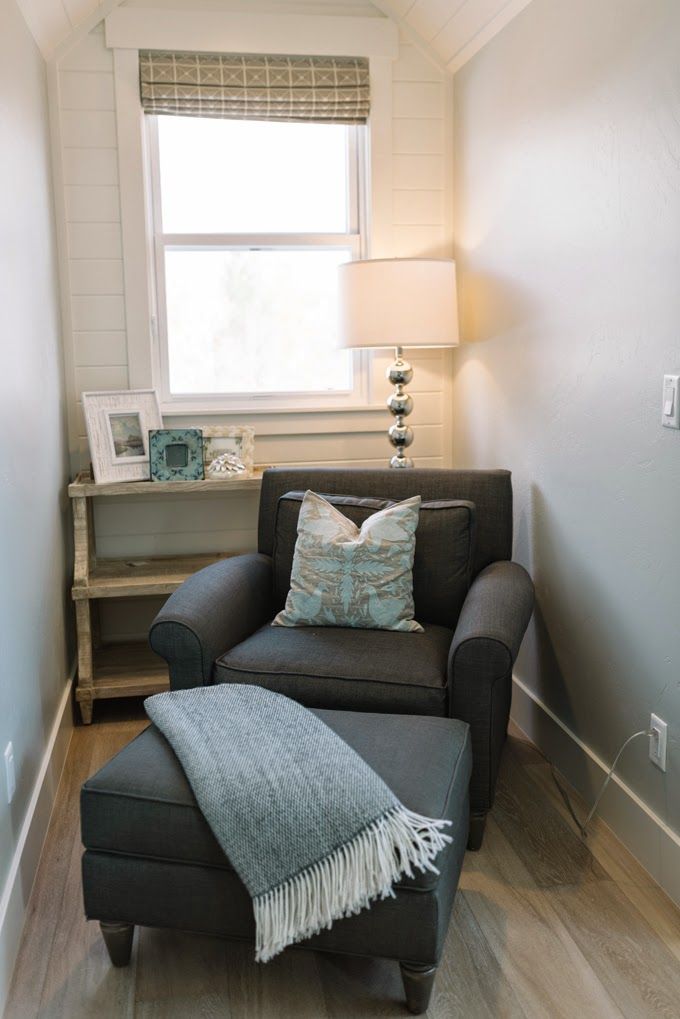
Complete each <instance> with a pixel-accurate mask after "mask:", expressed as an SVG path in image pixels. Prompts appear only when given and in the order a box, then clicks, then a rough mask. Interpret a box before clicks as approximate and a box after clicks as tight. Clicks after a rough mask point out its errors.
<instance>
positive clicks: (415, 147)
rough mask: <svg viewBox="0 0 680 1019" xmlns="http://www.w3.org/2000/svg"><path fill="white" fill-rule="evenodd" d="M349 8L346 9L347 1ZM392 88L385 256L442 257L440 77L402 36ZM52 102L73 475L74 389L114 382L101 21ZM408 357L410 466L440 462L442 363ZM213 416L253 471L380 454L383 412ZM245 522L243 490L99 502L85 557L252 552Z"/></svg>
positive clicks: (108, 62)
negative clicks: (243, 443) (249, 456)
mask: <svg viewBox="0 0 680 1019" xmlns="http://www.w3.org/2000/svg"><path fill="white" fill-rule="evenodd" d="M154 6H156V4H155V3H154ZM158 6H159V7H160V6H161V5H160V3H159V4H158ZM298 6H299V5H298ZM310 9H311V8H310ZM325 10H326V11H327V12H328V13H331V12H332V13H338V8H337V5H334V6H331V5H330V4H327V5H325ZM351 12H352V13H353V14H356V13H357V5H354V6H353V7H352V11H351ZM393 82H394V84H393V117H394V121H393V154H394V164H393V174H394V177H393V188H394V194H393V210H394V215H393V231H394V233H393V247H394V254H395V255H397V256H410V255H434V256H449V255H450V254H451V251H452V227H451V212H450V210H451V204H452V202H451V193H450V187H451V179H452V174H451V151H450V150H451V140H450V132H451V125H452V117H451V82H450V79H448V78H447V77H445V76H444V75H442V74H441V73H440V72H439V71H438V70H437V69H436V68H435V67H433V66H432V65H431V64H430V62H429V61H428V60H427V59H426V58H425V57H424V56H423V55H422V54H421V53H420V52H419V51H418V50H417V49H416V48H415V47H414V46H412V45H409V44H408V43H406V42H404V43H403V45H402V46H401V47H400V55H399V59H398V60H397V61H396V62H395V63H394V71H393ZM59 107H60V121H61V142H62V165H63V175H64V191H65V195H64V198H65V211H66V219H67V243H68V255H69V262H68V268H69V273H68V276H69V288H70V293H68V294H67V295H65V297H66V299H67V300H69V301H70V307H71V319H72V326H73V328H72V336H71V337H70V341H71V344H72V348H71V351H70V354H71V358H72V365H73V368H72V373H71V374H72V377H71V378H70V379H69V380H68V381H69V382H70V401H71V415H70V443H71V449H72V453H73V465H74V468H75V467H77V466H79V465H82V464H83V463H86V462H87V456H88V454H87V442H86V438H85V427H84V420H83V415H82V407H81V403H80V399H79V397H80V394H81V392H83V391H86V390H92V389H95V390H96V389H118V388H121V389H123V388H126V387H127V386H128V368H127V342H126V331H125V307H124V290H123V263H122V246H121V230H120V202H119V192H118V152H117V148H116V124H115V99H114V87H113V61H112V56H111V52H110V51H109V50H107V49H106V47H105V45H104V36H103V29H102V27H99V28H97V29H96V30H94V31H92V32H91V33H90V34H89V35H88V36H86V37H85V38H84V39H83V40H82V41H81V43H79V44H78V46H77V47H76V48H74V49H73V50H72V51H71V52H70V53H69V54H68V56H67V57H65V58H64V59H63V61H62V63H61V65H60V68H59ZM66 339H67V342H68V341H69V337H67V338H66ZM390 360H391V358H390V356H389V352H385V354H384V355H382V354H381V355H378V354H376V355H374V358H373V367H372V374H373V382H374V393H375V395H376V397H377V398H378V399H380V400H381V401H382V400H383V398H386V397H387V395H388V393H389V385H388V383H387V381H386V380H385V378H384V374H385V369H386V367H387V364H388V363H389V361H390ZM411 361H412V363H413V365H414V368H415V378H414V382H413V384H412V385H411V386H410V391H411V392H412V393H413V395H414V398H415V410H414V413H413V415H412V417H411V419H410V421H411V422H412V424H413V426H414V428H415V432H416V439H415V442H414V445H413V447H412V452H413V456H414V459H415V460H416V463H418V464H421V465H429V466H446V465H448V464H449V463H450V462H451V448H450V443H451V435H452V425H451V416H450V386H451V366H450V355H449V353H448V352H446V351H436V350H432V351H421V352H419V353H417V354H415V355H413V356H412V357H411ZM219 420H223V421H225V422H227V421H229V422H234V421H236V420H238V422H239V423H250V424H253V425H254V427H255V429H256V436H257V439H256V459H257V461H258V462H260V463H268V464H283V463H287V464H305V463H306V464H328V463H335V464H338V465H341V464H348V465H349V464H362V465H364V466H370V465H383V464H384V463H385V462H386V458H387V457H388V455H389V453H390V448H389V446H388V443H387V439H386V434H385V432H386V428H387V426H388V425H389V415H388V414H387V412H386V411H383V410H379V411H376V410H369V409H367V410H365V411H360V412H344V413H343V412H331V411H325V412H320V413H308V412H305V413H293V414H290V413H287V414H264V415H263V414H258V415H243V414H240V415H238V418H237V419H235V418H228V417H226V416H225V417H224V418H223V419H218V418H215V417H214V416H212V417H210V419H207V418H206V419H205V420H204V421H203V422H201V420H200V419H199V418H198V417H197V418H196V421H195V423H197V424H199V425H200V424H201V423H206V424H207V423H211V424H214V423H216V422H217V421H219ZM164 421H165V423H166V424H169V425H172V424H175V423H177V424H179V423H182V424H187V423H188V422H187V419H186V418H181V419H173V418H171V417H168V416H166V417H165V419H164ZM192 423H193V422H192ZM256 517H257V500H256V498H254V497H253V496H252V495H247V494H243V495H238V496H237V495H236V494H235V495H233V496H227V497H226V498H225V497H223V496H222V497H221V496H217V495H216V496H208V497H195V496H194V497H187V496H178V497H177V498H167V497H165V498H160V497H159V499H158V500H153V502H151V501H146V500H134V499H130V500H128V499H125V500H121V499H116V500H113V501H110V500H109V501H107V500H99V501H98V504H97V506H96V524H97V534H98V553H99V554H100V555H105V556H110V555H122V556H128V555H129V556H135V557H138V556H143V555H151V554H166V553H167V554H169V553H172V552H191V551H196V552H201V551H206V552H208V551H215V550H229V551H245V550H250V549H252V548H253V547H254V545H255V522H256ZM138 608H139V612H140V613H141V618H143V619H144V620H145V619H146V617H147V616H148V614H149V612H150V611H151V610H152V606H151V605H150V604H149V603H148V602H147V603H146V604H145V606H144V607H142V606H139V607H138ZM130 618H131V617H130V613H129V612H128V611H127V610H126V608H125V606H124V605H121V604H116V605H114V604H109V605H107V606H106V610H105V612H104V619H103V628H104V634H105V636H107V635H108V636H111V635H112V634H114V633H115V634H116V635H119V636H121V637H123V636H125V635H129V631H130V623H129V619H130ZM139 618H140V617H139V616H137V617H136V621H135V626H136V625H137V624H138V621H139ZM143 625H145V622H144V624H143Z"/></svg>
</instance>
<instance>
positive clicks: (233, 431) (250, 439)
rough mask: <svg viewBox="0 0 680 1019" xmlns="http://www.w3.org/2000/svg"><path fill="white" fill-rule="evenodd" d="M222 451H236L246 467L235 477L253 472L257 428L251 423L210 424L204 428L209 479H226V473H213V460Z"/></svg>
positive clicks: (205, 462) (205, 459) (206, 469)
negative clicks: (211, 472)
mask: <svg viewBox="0 0 680 1019" xmlns="http://www.w3.org/2000/svg"><path fill="white" fill-rule="evenodd" d="M221 453H234V454H235V455H236V456H237V457H238V458H239V460H240V461H241V462H242V463H243V465H244V467H245V472H242V473H241V474H235V475H233V477H237V478H244V477H248V476H250V475H251V474H252V473H253V469H254V465H255V429H254V428H252V427H251V426H250V425H209V426H208V427H205V428H203V463H204V466H205V476H206V478H207V479H210V478H213V479H214V478H216V477H218V478H220V479H224V477H225V475H224V474H219V475H215V474H213V475H211V474H210V471H209V468H210V464H211V463H212V461H213V460H214V459H215V458H216V457H218V456H220V454H221Z"/></svg>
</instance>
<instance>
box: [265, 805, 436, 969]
mask: <svg viewBox="0 0 680 1019" xmlns="http://www.w3.org/2000/svg"><path fill="white" fill-rule="evenodd" d="M450 825H451V822H450V821H437V820H433V819H432V818H429V817H422V816H421V815H420V814H415V813H413V811H411V810H407V808H406V807H404V806H402V805H401V804H399V805H398V806H396V807H392V808H391V809H390V810H388V811H386V812H385V813H384V814H382V815H381V817H379V818H378V819H377V820H376V821H373V822H372V824H370V825H368V826H367V827H366V828H364V829H363V831H361V832H359V834H358V835H356V836H355V837H354V838H353V839H351V841H350V842H346V843H345V844H344V845H342V846H339V847H338V848H337V849H335V850H334V851H333V852H332V853H330V854H329V855H328V856H326V857H325V858H324V859H323V860H319V862H318V863H315V864H313V865H312V866H311V867H307V868H306V869H305V870H303V871H301V872H300V873H299V874H296V875H295V876H294V877H292V878H289V879H288V880H287V881H284V882H283V883H282V884H280V885H277V887H276V888H272V889H271V890H270V891H268V892H265V893H264V894H263V895H258V896H256V897H255V898H254V899H253V906H254V910H255V926H256V944H255V958H256V960H257V961H258V962H268V961H269V959H272V958H273V957H274V956H275V955H278V954H279V952H282V951H283V949H284V948H285V947H286V946H287V945H292V944H294V943H295V942H297V941H303V940H304V939H305V938H309V937H311V936H312V935H313V934H318V933H319V931H321V930H323V929H324V928H329V927H331V926H332V924H333V921H334V920H339V919H341V917H345V916H353V915H354V914H356V913H359V912H361V910H362V909H366V908H367V907H368V906H369V905H370V904H371V902H373V901H374V900H375V899H377V898H380V899H385V898H387V897H388V896H394V891H393V889H392V885H393V884H394V882H395V881H396V880H397V879H398V878H400V877H402V875H403V876H406V877H413V876H414V868H415V869H417V870H420V871H426V870H429V871H433V872H434V873H435V874H438V873H439V871H438V870H437V868H436V867H435V865H434V864H433V862H432V861H433V859H434V858H435V856H436V855H437V853H439V852H440V850H442V849H443V848H444V847H445V846H446V845H447V844H448V843H449V842H451V841H452V839H451V836H450V835H445V834H444V832H443V831H442V829H443V828H445V827H449V826H450Z"/></svg>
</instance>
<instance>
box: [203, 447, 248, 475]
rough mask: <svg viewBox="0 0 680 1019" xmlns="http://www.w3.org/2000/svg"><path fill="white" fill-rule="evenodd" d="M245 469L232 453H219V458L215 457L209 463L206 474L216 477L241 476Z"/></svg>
mask: <svg viewBox="0 0 680 1019" xmlns="http://www.w3.org/2000/svg"><path fill="white" fill-rule="evenodd" d="M245 469H246V467H245V464H244V463H242V462H241V460H239V458H238V457H237V456H236V455H235V454H234V453H221V454H220V456H216V457H215V459H214V460H213V461H212V462H211V464H210V466H209V467H208V474H212V475H217V476H219V475H225V474H242V473H243V471H245Z"/></svg>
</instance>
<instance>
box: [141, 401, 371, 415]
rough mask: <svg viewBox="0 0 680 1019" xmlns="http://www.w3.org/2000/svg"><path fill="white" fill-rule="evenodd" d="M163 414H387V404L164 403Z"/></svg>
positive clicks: (162, 406) (162, 405)
mask: <svg viewBox="0 0 680 1019" xmlns="http://www.w3.org/2000/svg"><path fill="white" fill-rule="evenodd" d="M160 406H161V414H162V415H163V416H164V417H197V416H200V417H234V416H235V415H239V414H241V415H248V416H250V415H261V416H264V415H267V414H359V413H363V414H365V413H369V412H370V413H375V414H377V413H381V414H385V413H386V412H387V406H386V404H385V403H351V404H304V405H302V404H300V405H298V406H296V407H291V406H290V405H288V406H281V405H277V404H269V405H268V406H266V407H265V406H262V405H259V404H240V405H235V404H229V405H226V406H224V407H215V406H213V405H207V406H206V405H205V404H201V403H193V404H189V403H181V404H177V403H163V402H161V405H160Z"/></svg>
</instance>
